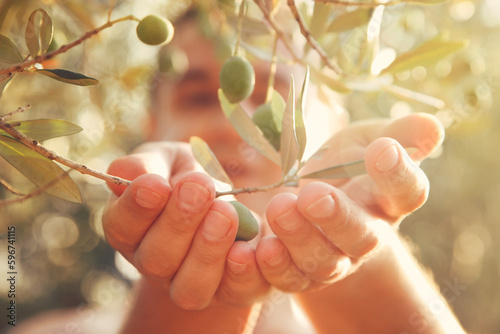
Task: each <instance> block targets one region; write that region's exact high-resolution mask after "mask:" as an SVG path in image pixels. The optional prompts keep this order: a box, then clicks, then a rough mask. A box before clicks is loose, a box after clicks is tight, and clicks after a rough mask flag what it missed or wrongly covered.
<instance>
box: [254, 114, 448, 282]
mask: <svg viewBox="0 0 500 334" xmlns="http://www.w3.org/2000/svg"><path fill="white" fill-rule="evenodd" d="M443 138H444V131H443V128H442V126H441V125H440V123H439V121H438V120H437V119H435V118H434V117H432V116H429V115H426V114H412V115H409V116H406V117H403V118H400V119H397V120H374V121H366V122H359V123H354V124H352V125H351V126H349V127H347V128H346V129H344V130H342V131H340V132H339V133H337V134H336V135H335V136H333V137H332V138H331V139H330V140H329V142H328V149H327V151H326V152H325V154H324V155H323V156H324V157H325V158H323V159H322V160H321V161H318V162H316V163H315V166H311V167H313V168H310V171H314V170H319V169H321V168H325V167H328V166H333V165H338V164H342V163H346V162H349V161H353V160H357V159H361V158H363V155H364V159H365V166H366V170H367V172H368V174H367V175H361V176H357V177H354V178H352V179H343V180H334V181H330V182H328V183H326V182H319V181H315V182H311V183H308V184H307V185H305V186H304V187H303V188H302V189H301V190H300V192H299V193H298V195H294V194H291V193H281V194H278V195H276V196H275V197H274V198H273V199H272V200H271V202H270V203H269V205H268V208H267V212H266V216H267V220H268V223H269V226H270V227H271V229H272V231H273V232H274V233H275V236H267V237H264V238H263V239H262V240H261V241H260V242H259V244H258V246H257V252H256V256H257V261H258V264H259V267H260V270H261V272H262V274H263V275H264V277H265V278H266V279H267V280H268V281H269V283H271V284H272V285H274V286H275V287H277V288H279V289H281V290H284V291H289V292H300V291H304V290H310V289H316V288H318V287H322V286H325V285H330V284H332V283H333V282H337V281H339V280H341V279H343V278H345V277H347V276H348V275H350V274H352V273H353V272H354V271H355V270H356V269H357V268H358V267H359V266H360V264H362V263H363V262H365V261H367V260H369V259H370V258H372V256H373V254H375V253H376V251H375V250H376V249H377V248H379V247H380V246H381V245H382V244H383V243H384V240H383V235H384V232H383V231H387V230H389V229H388V227H389V226H393V227H397V226H398V225H399V223H400V222H401V220H402V219H403V218H404V217H405V216H407V215H408V214H409V213H411V212H413V211H415V210H416V209H418V208H419V207H420V206H422V205H423V204H424V203H425V201H426V200H427V196H428V192H429V181H428V179H427V177H426V175H425V173H424V172H423V171H422V170H421V169H420V168H419V167H418V165H417V164H416V163H415V162H419V161H421V160H423V159H424V158H426V157H427V156H428V155H429V154H430V153H431V152H432V151H433V150H434V149H435V148H436V147H438V146H439V145H440V144H441V142H442V140H443ZM409 147H415V148H417V149H418V151H417V152H415V153H413V154H412V155H411V157H410V156H409V155H408V153H407V152H406V151H405V149H404V148H409Z"/></svg>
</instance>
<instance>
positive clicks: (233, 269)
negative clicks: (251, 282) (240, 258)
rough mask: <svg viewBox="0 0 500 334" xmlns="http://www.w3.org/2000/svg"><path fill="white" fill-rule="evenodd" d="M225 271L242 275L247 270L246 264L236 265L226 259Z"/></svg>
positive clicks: (236, 263)
mask: <svg viewBox="0 0 500 334" xmlns="http://www.w3.org/2000/svg"><path fill="white" fill-rule="evenodd" d="M226 265H227V269H229V271H231V272H232V273H233V274H237V275H240V274H243V273H244V272H245V270H247V268H248V263H238V262H234V261H231V260H230V259H227V261H226Z"/></svg>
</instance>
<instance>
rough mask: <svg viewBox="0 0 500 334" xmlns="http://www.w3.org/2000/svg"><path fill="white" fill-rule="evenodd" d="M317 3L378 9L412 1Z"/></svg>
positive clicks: (326, 0)
mask: <svg viewBox="0 0 500 334" xmlns="http://www.w3.org/2000/svg"><path fill="white" fill-rule="evenodd" d="M314 1H315V2H321V3H326V4H335V5H341V6H358V7H378V6H381V5H382V6H394V5H398V4H400V3H408V2H411V1H407V0H393V1H387V2H378V1H373V2H362V1H349V0H314Z"/></svg>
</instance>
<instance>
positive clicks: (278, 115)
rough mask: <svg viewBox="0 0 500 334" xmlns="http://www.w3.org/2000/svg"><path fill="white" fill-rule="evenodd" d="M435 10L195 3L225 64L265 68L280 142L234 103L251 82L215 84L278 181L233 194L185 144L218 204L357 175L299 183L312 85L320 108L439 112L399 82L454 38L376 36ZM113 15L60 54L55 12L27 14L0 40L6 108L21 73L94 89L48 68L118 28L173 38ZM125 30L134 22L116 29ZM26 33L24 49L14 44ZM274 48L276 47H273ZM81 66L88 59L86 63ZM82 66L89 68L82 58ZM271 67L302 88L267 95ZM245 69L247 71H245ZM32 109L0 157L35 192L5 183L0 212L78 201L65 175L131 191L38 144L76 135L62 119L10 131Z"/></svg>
mask: <svg viewBox="0 0 500 334" xmlns="http://www.w3.org/2000/svg"><path fill="white" fill-rule="evenodd" d="M441 2H442V1H440V0H432V1H426V0H404V1H401V0H396V1H387V2H378V1H361V2H353V1H347V0H346V1H344V0H322V1H315V2H313V3H311V2H307V1H303V2H302V1H293V0H287V1H261V0H256V1H240V2H235V1H231V0H224V1H220V0H219V1H215V0H214V1H199V5H200V6H201V8H202V10H203V11H204V13H205V18H206V23H205V24H206V25H207V26H209V29H212V30H217V31H219V32H221V33H222V35H223V36H226V37H227V39H228V40H229V41H230V44H231V47H232V49H233V50H234V51H233V57H232V59H235V58H236V59H241V60H244V61H246V58H245V57H247V55H248V56H251V57H256V58H260V59H265V60H268V61H270V62H271V63H272V66H271V70H270V74H269V78H270V79H269V84H268V86H269V87H268V90H267V91H268V94H267V99H266V104H268V106H269V107H268V110H267V112H268V113H269V116H268V118H269V120H270V121H271V123H272V125H273V128H274V129H276V131H275V133H271V135H273V136H274V137H275V138H273V139H274V140H276V137H277V138H279V139H278V144H277V145H273V142H272V141H271V140H270V138H269V137H270V136H269V133H266V132H269V127H267V128H266V127H263V126H262V125H261V126H259V124H255V123H256V122H254V121H253V120H252V119H251V118H250V117H249V116H248V112H247V111H246V110H244V108H243V107H242V105H241V104H240V103H239V102H240V100H243V99H245V98H247V97H248V96H249V95H250V93H251V90H252V89H253V83H252V84H251V85H250V80H251V79H250V77H249V76H242V75H237V76H236V82H234V81H230V80H231V78H230V77H229V76H228V75H225V74H224V75H223V73H221V86H222V88H221V89H220V90H219V99H220V103H221V107H222V110H223V111H224V113H225V114H226V116H227V117H228V118H229V120H230V121H231V122H232V124H233V125H234V127H235V129H236V130H237V131H238V133H239V134H240V135H241V137H242V138H243V139H245V140H246V141H247V142H248V143H249V144H250V145H251V146H253V147H254V148H255V149H256V150H257V151H258V152H259V153H261V154H263V155H264V156H266V157H267V158H268V159H270V160H271V161H273V162H274V163H276V164H277V165H279V166H280V167H281V169H282V179H281V181H279V182H278V183H276V184H274V185H269V186H266V187H263V188H252V187H251V186H252V185H249V187H248V188H242V189H233V187H232V183H231V180H230V178H229V176H228V175H227V174H226V173H225V171H224V169H223V168H222V167H221V165H220V164H219V163H218V162H217V159H216V157H215V156H214V155H213V153H212V152H211V151H210V148H209V147H208V146H207V145H206V144H205V143H204V142H203V140H202V139H200V138H193V140H191V144H192V148H193V152H194V155H195V157H196V158H197V159H198V161H199V162H200V163H201V164H202V165H203V166H204V167H205V169H206V170H207V172H208V173H209V174H210V175H211V176H212V177H214V178H215V179H217V180H219V181H221V182H222V183H225V184H227V185H229V190H227V187H226V188H225V189H226V190H225V191H220V192H219V194H218V195H223V194H237V193H240V192H252V191H260V190H262V191H264V190H267V189H269V188H270V187H277V186H281V185H293V184H297V181H298V180H299V179H302V178H318V179H330V178H348V177H353V176H356V175H359V174H361V173H364V172H365V170H364V167H363V166H364V164H363V161H362V160H360V161H348V162H346V163H345V164H342V165H338V166H330V167H328V168H326V169H322V170H318V171H314V172H311V173H307V174H304V173H301V170H302V168H303V167H304V166H306V165H307V163H308V161H309V160H308V159H310V157H309V158H305V156H304V152H305V150H306V146H307V131H306V127H305V123H304V117H303V114H304V109H305V108H306V103H305V101H306V95H307V87H308V83H309V80H311V81H313V82H314V83H315V84H316V85H318V86H319V87H320V94H319V96H320V98H321V97H323V98H324V99H325V100H327V96H328V94H326V93H325V92H324V91H325V90H332V91H335V92H337V93H340V94H353V93H355V92H369V93H382V92H383V93H386V94H390V95H393V96H396V97H397V98H399V99H406V100H412V101H417V102H419V103H421V104H424V105H427V106H430V107H432V108H435V109H443V108H445V107H446V102H445V101H443V100H442V99H440V98H439V97H436V96H432V95H428V94H425V93H422V92H419V91H418V90H412V89H408V88H405V87H403V86H401V85H398V83H397V82H395V78H396V77H397V76H398V75H399V74H401V73H405V72H408V71H412V70H414V69H415V68H425V67H426V66H429V65H433V64H436V63H438V62H439V61H441V60H443V59H446V58H447V57H449V56H450V55H452V54H454V53H456V52H457V51H460V50H462V49H463V48H464V47H465V46H466V44H467V42H466V41H464V40H461V39H460V40H456V39H451V38H450V37H449V36H448V35H447V34H446V33H443V32H440V31H436V32H435V33H434V34H432V35H431V34H429V36H425V39H423V40H422V41H419V43H418V44H416V45H411V46H410V47H407V46H406V45H398V41H396V40H391V38H387V37H385V36H384V33H385V31H384V29H386V28H389V27H390V26H391V24H394V21H397V20H401V19H404V18H402V17H400V13H399V12H400V11H404V9H397V10H393V11H390V10H391V7H392V8H395V7H398V8H400V7H403V6H405V7H406V6H422V5H425V6H428V5H432V4H436V3H441ZM116 5H117V4H116V3H115V2H114V1H112V2H111V3H110V5H109V8H108V9H107V20H104V21H103V23H102V24H101V25H98V26H97V27H95V28H93V29H90V30H88V31H86V32H85V33H83V34H82V35H81V36H80V37H79V38H75V39H74V40H72V41H68V42H67V43H65V44H62V45H60V44H58V42H57V39H56V38H55V37H54V36H57V32H58V30H57V27H56V28H55V27H54V24H53V20H52V18H51V15H50V14H49V12H50V11H55V10H56V9H57V5H54V7H56V8H51V7H49V8H47V10H46V9H43V8H37V9H35V10H34V11H32V12H31V14H30V15H29V17H28V18H27V20H25V21H24V24H25V29H23V30H24V31H16V32H15V33H16V36H8V34H2V35H0V51H1V54H0V65H1V67H2V68H1V69H0V90H1V92H2V99H8V97H9V88H8V86H9V84H12V85H14V86H15V85H16V80H13V79H16V77H17V76H24V75H27V74H35V75H42V76H45V77H47V78H50V79H53V80H57V81H59V82H62V83H65V84H69V85H78V86H93V85H97V84H99V80H98V79H96V78H94V77H91V76H90V75H88V74H82V73H80V72H78V71H73V69H67V68H58V67H53V64H52V63H50V62H53V61H55V60H56V59H57V58H59V57H64V56H65V55H66V54H67V53H71V52H74V51H73V49H75V48H77V47H79V46H80V45H81V44H84V43H86V42H87V41H88V40H89V39H91V38H95V37H96V36H97V35H100V34H101V33H102V32H104V31H105V30H112V29H117V25H118V24H120V25H121V29H130V30H132V29H134V27H133V26H134V25H136V27H137V28H136V31H137V35H138V37H139V39H140V40H142V41H143V42H145V43H146V44H153V45H158V44H162V43H167V42H168V41H169V40H170V39H171V38H172V34H173V29H174V28H173V27H172V25H171V23H170V22H169V21H168V20H165V19H163V18H159V17H157V16H154V15H148V16H146V17H145V18H137V17H136V16H134V15H133V14H132V13H131V14H128V15H125V16H121V17H118V18H116V15H114V12H113V9H114V6H116ZM177 5H178V4H177ZM387 12H389V13H387ZM126 21H132V23H129V24H128V27H124V26H125V23H126ZM146 21H147V22H146ZM137 22H139V23H138V24H137ZM417 28H418V27H417ZM422 28H423V27H422ZM23 33H24V39H21V38H19V37H20V35H22V34H23ZM103 38H104V37H103ZM278 44H280V45H281V46H282V47H281V48H278V47H277V45H278ZM88 52H89V53H90V52H92V51H91V50H89V51H88ZM129 52H133V51H129ZM82 57H85V54H84V55H82ZM228 60H229V59H228ZM82 61H83V62H85V59H82ZM276 62H285V63H298V64H300V65H302V66H303V67H305V68H306V69H307V72H306V76H305V78H301V80H302V82H301V83H300V84H298V85H297V87H296V84H295V83H294V82H295V80H294V78H293V76H292V77H291V80H290V92H289V95H288V96H281V95H280V94H279V93H277V92H276V91H274V90H273V82H274V81H273V76H274V70H275V68H276V67H275V64H276ZM94 66H95V64H94ZM232 66H233V65H232ZM237 66H239V65H238V64H237ZM247 67H248V68H249V71H250V72H251V71H252V68H251V65H250V63H248V65H247ZM243 70H244V69H243V68H242V67H241V66H240V67H239V68H238V67H236V68H232V69H231V70H230V71H229V72H228V73H238V74H240V73H242V71H243ZM222 71H224V67H223V69H222ZM251 74H252V73H250V75H251ZM233 76H234V75H233ZM12 80H13V82H12V83H11V81H12ZM238 80H240V81H242V80H243V82H241V84H242V85H246V90H247V92H246V95H245V96H242V97H241V98H240V99H238V97H237V98H236V99H235V98H234V97H233V96H234V92H233V93H231V92H228V91H224V83H225V82H226V81H230V84H229V85H226V86H228V87H229V89H233V90H234V87H237V86H238V82H237V81H238ZM61 89H62V88H61ZM321 90H322V91H323V94H321ZM231 94H232V95H231ZM228 97H229V98H228ZM325 102H326V103H328V101H325ZM36 103H37V101H32V102H30V103H29V105H26V106H19V107H18V108H16V109H15V110H12V111H10V112H8V113H5V114H4V115H3V116H2V117H1V118H0V130H1V133H0V155H1V156H2V158H3V159H5V161H6V162H7V163H8V164H10V165H11V166H13V167H14V168H16V169H17V170H18V171H19V172H21V173H22V174H23V175H24V176H25V177H26V178H27V179H28V180H29V181H31V182H32V183H33V184H34V185H35V186H36V187H37V188H36V190H34V191H31V192H29V193H28V194H23V192H22V191H19V190H17V188H16V186H15V185H13V184H11V183H10V182H9V181H8V180H4V179H2V181H1V182H2V185H3V186H4V187H5V189H7V190H8V191H9V192H10V193H11V194H12V195H13V196H14V198H12V199H4V200H3V202H2V203H1V205H2V206H5V205H9V204H10V203H16V202H20V201H23V200H26V199H28V198H31V197H33V196H35V195H38V194H39V193H41V192H46V193H48V194H50V195H53V196H55V197H58V198H61V199H64V200H67V201H71V202H76V203H79V202H81V194H80V190H79V187H78V185H77V184H76V183H75V181H74V180H73V178H72V177H71V176H70V175H69V174H68V172H69V171H72V173H73V174H74V173H78V172H79V173H82V174H89V175H91V176H92V177H96V178H100V179H103V180H106V181H108V182H113V183H115V184H120V185H121V184H129V183H130V180H122V179H120V178H118V177H113V176H110V175H107V174H105V173H103V172H101V171H98V170H95V169H92V168H89V167H88V166H86V165H84V164H82V163H80V162H77V161H73V160H71V159H68V158H66V157H64V156H63V155H61V154H59V153H57V152H55V151H54V150H51V149H48V148H46V147H45V146H43V144H42V142H43V141H45V140H48V139H52V138H55V137H62V136H69V135H73V134H75V133H77V132H79V131H81V130H82V128H81V127H80V126H79V125H76V124H74V123H71V122H69V121H67V120H64V119H40V118H36V111H35V112H33V111H30V114H31V115H32V117H35V118H31V119H25V120H22V121H19V120H16V116H17V114H18V113H21V112H25V111H26V110H27V109H29V108H30V107H31V106H34V107H35V108H36ZM409 149H411V148H409ZM318 151H321V149H320V150H318ZM312 157H314V154H312ZM61 165H62V166H65V168H63V167H62V166H61ZM16 197H17V198H16Z"/></svg>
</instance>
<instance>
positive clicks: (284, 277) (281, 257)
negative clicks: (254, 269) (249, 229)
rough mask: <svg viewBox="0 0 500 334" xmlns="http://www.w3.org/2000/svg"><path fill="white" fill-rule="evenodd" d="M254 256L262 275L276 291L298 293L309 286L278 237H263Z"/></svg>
mask: <svg viewBox="0 0 500 334" xmlns="http://www.w3.org/2000/svg"><path fill="white" fill-rule="evenodd" d="M255 255H256V259H257V263H258V265H259V269H260V271H261V273H262V275H263V276H264V278H265V279H266V280H267V281H268V282H269V284H271V285H272V286H274V287H276V288H277V289H279V290H281V291H285V292H299V291H303V290H305V289H306V288H308V287H309V286H310V285H311V283H312V281H311V279H310V278H309V277H308V276H307V275H306V274H305V273H304V272H303V271H302V270H301V269H300V268H299V267H298V266H297V265H296V264H295V262H294V261H293V260H292V257H291V256H290V254H289V253H288V250H287V248H286V246H285V245H284V244H283V242H281V240H280V239H278V237H276V236H274V235H268V236H265V237H263V238H262V239H261V240H260V241H259V244H258V245H257V249H256V252H255Z"/></svg>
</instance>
